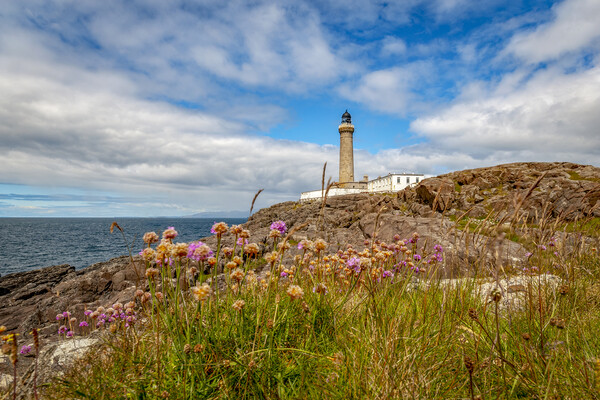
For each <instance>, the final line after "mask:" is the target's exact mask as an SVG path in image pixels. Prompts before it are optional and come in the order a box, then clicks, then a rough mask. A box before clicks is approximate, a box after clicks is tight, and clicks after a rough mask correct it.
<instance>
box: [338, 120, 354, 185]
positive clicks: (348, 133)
mask: <svg viewBox="0 0 600 400" xmlns="http://www.w3.org/2000/svg"><path fill="white" fill-rule="evenodd" d="M338 130H339V132H340V176H339V183H340V186H342V187H344V186H346V185H345V184H346V183H350V182H354V150H353V144H352V135H353V134H354V125H352V117H351V116H350V113H349V112H348V110H346V112H345V113H344V114H343V115H342V123H341V124H340V126H339V128H338Z"/></svg>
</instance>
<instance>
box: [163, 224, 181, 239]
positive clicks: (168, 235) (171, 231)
mask: <svg viewBox="0 0 600 400" xmlns="http://www.w3.org/2000/svg"><path fill="white" fill-rule="evenodd" d="M177 235H178V234H177V231H176V230H175V227H173V226H169V227H168V228H167V229H166V230H165V231H164V232H163V239H175V238H176V237H177Z"/></svg>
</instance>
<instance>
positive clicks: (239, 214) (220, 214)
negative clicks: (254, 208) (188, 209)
mask: <svg viewBox="0 0 600 400" xmlns="http://www.w3.org/2000/svg"><path fill="white" fill-rule="evenodd" d="M182 218H248V211H207V212H201V213H196V214H192V215H185V216H183V217H182Z"/></svg>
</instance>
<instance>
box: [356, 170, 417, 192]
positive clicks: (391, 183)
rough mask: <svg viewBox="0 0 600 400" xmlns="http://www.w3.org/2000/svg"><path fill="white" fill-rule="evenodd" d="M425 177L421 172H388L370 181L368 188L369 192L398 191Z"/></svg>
mask: <svg viewBox="0 0 600 400" xmlns="http://www.w3.org/2000/svg"><path fill="white" fill-rule="evenodd" d="M423 179H425V175H420V174H387V175H386V176H380V177H378V178H377V179H373V180H372V181H369V183H368V184H367V185H368V186H367V190H368V192H369V193H377V192H397V191H399V190H402V189H404V188H406V187H409V186H414V185H416V184H417V183H419V182H421V181H422V180H423Z"/></svg>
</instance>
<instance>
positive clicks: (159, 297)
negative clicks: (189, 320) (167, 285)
mask: <svg viewBox="0 0 600 400" xmlns="http://www.w3.org/2000/svg"><path fill="white" fill-rule="evenodd" d="M154 296H155V297H156V300H158V301H162V300H163V298H164V296H163V294H162V292H156V293H154Z"/></svg>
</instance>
